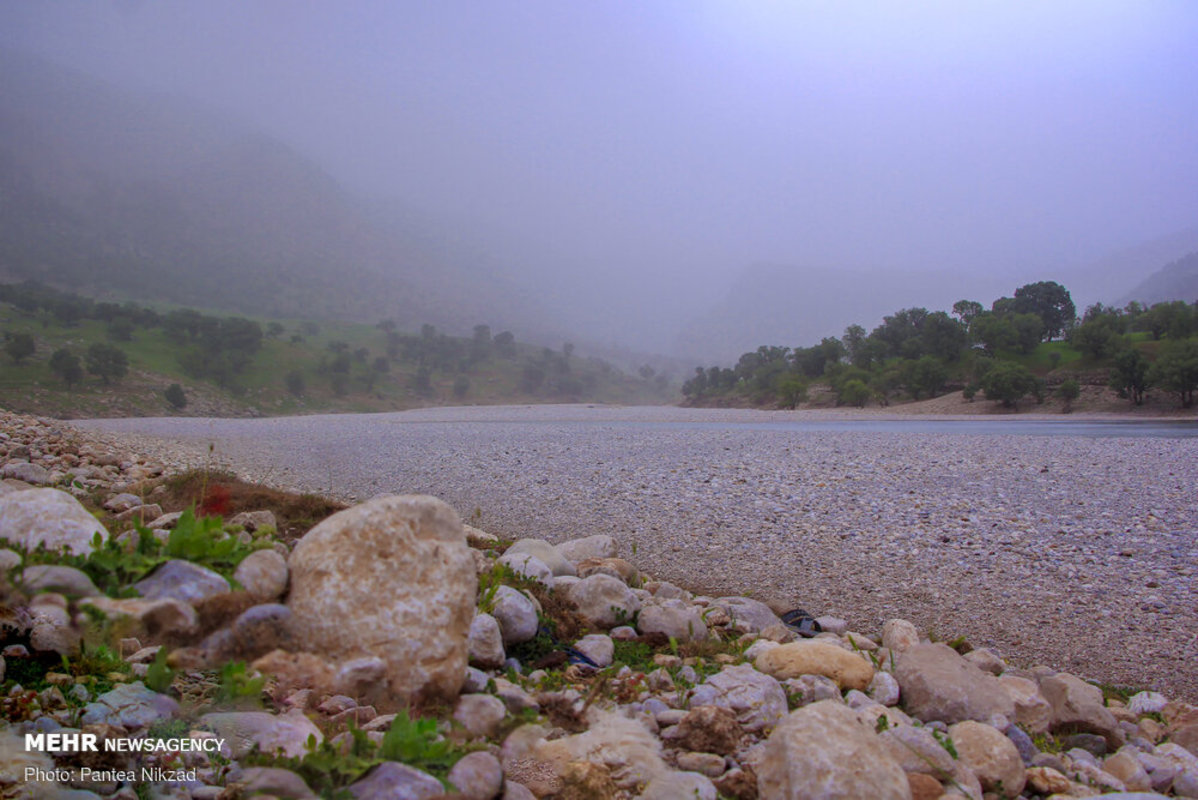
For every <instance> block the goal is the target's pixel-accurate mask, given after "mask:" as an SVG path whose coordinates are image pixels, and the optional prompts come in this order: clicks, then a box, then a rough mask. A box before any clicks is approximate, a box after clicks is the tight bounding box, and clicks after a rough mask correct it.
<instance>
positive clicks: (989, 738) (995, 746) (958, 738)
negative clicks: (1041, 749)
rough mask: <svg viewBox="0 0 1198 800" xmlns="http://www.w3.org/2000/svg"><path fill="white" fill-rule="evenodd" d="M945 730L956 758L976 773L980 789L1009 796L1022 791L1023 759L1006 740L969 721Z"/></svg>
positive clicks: (997, 733) (992, 731) (986, 726)
mask: <svg viewBox="0 0 1198 800" xmlns="http://www.w3.org/2000/svg"><path fill="white" fill-rule="evenodd" d="M948 733H949V736H950V737H951V738H952V741H953V745H954V746H955V747H956V749H957V755H958V757H959V758H960V760H961V761H962V762H964V764H965V765H966V766H967V767H969V768H970V769H972V770H973V773H974V774H975V775H977V777H978V780H979V781H981V784H982V789H984V790H985V791H989V792H993V791H1002V792H1003V793H1005V794H1007V795H1009V796H1012V797H1013V796H1016V795H1018V794H1019V793H1020V792H1022V791H1023V784H1024V781H1025V780H1026V778H1025V775H1024V768H1023V759H1021V758H1020V757H1019V751H1018V750H1016V749H1015V745H1014V744H1013V743H1012V742H1011V740H1010V739H1008V738H1007V737H1006V736H1003V735H1002V734H1001V733H999V732H998V731H996V730H995V729H994V728H991V727H990V726H989V725H984V724H982V723H980V722H974V721H973V720H965V721H964V722H958V723H957V724H956V725H953V726H952V727H950V728H949V729H948Z"/></svg>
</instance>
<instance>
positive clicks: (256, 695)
mask: <svg viewBox="0 0 1198 800" xmlns="http://www.w3.org/2000/svg"><path fill="white" fill-rule="evenodd" d="M265 685H266V677H265V676H263V675H251V674H250V671H249V669H248V668H247V667H246V665H245V662H244V661H230V662H229V663H228V664H225V665H224V666H223V667H221V668H220V688H219V690H218V691H217V693H216V699H217V702H218V703H221V704H226V705H233V706H256V705H258V704H259V703H261V700H262V688H263V687H264V686H265Z"/></svg>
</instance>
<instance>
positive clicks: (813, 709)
mask: <svg viewBox="0 0 1198 800" xmlns="http://www.w3.org/2000/svg"><path fill="white" fill-rule="evenodd" d="M757 786H758V789H759V790H760V792H761V796H762V797H769V798H776V799H777V800H806V799H807V798H814V797H818V798H820V800H859V799H860V798H863V797H869V798H871V799H872V800H910V798H911V789H910V786H909V785H908V783H907V774H906V773H905V772H903V768H902V767H901V766H899V764H898V762H897V761H895V760H894V758H893V757H892V756H891V754H890V752H889V750H887V749H886V748H885V747H884V746H883V745H882V743H881V741H880V740H879V739H878V735H877V734H876V733H875V732H874V731H873V730H872V729H871V728H870V727H869V726H868V725H866V724H865V723H864V722H862V721H861V719H860V718H859V717H858V715H857V712H855V711H853V710H852V709H851V708H849V707H848V706H846V705H844V704H843V703H840V702H838V701H836V700H821V701H819V702H818V703H812V704H811V705H809V706H804V707H803V708H800V709H799V710H797V711H793V712H791V713H790V714H789V715H788V716H787V717H786V718H785V719H784V720H782V722H781V723H779V724H778V727H776V728H774V732H773V733H772V734H770V738H769V739H768V740H767V741H766V743H765V753H764V756H763V758H762V759H761V763H760V764H759V765H758V767H757Z"/></svg>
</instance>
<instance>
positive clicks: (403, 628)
mask: <svg viewBox="0 0 1198 800" xmlns="http://www.w3.org/2000/svg"><path fill="white" fill-rule="evenodd" d="M288 568H289V570H290V572H291V592H290V594H289V595H288V598H287V605H288V606H289V607H290V608H291V612H292V622H291V624H292V630H293V632H294V634H295V635H296V638H297V640H298V641H301V642H304V643H305V648H306V649H308V650H311V651H313V652H316V653H319V654H321V655H324V656H326V657H328V658H330V659H332V660H335V661H336V660H344V659H349V658H355V657H359V656H377V657H378V658H380V659H382V660H383V662H384V663H385V664H386V665H387V675H386V678H385V679H384V681H383V686H380V687H379V692H378V696H377V697H375V698H373V700H374V702H375V704H376V707H377V706H378V705H379V704H381V705H383V706H386V707H388V708H390V707H398V706H402V705H403V704H405V703H407V702H408V701H410V700H412V699H413V698H425V697H439V698H452V697H456V696H457V694H458V691H459V689H460V688H461V685H462V679H463V676H464V675H465V673H466V659H467V639H468V636H469V633H470V623H471V620H472V619H473V618H474V603H475V597H476V595H477V592H478V579H477V577H476V575H475V571H474V560H473V558H472V557H471V555H470V551H469V548H468V547H467V546H466V538H465V536H464V534H463V533H462V525H461V522H460V521H459V520H458V516H457V514H456V513H455V512H454V510H453V509H452V508H450V507H449V506H448V505H446V504H445V503H443V502H441V501H440V500H438V499H436V498H434V497H428V496H423V495H406V496H397V495H390V496H384V497H377V498H375V499H373V500H370V501H369V502H366V503H363V504H361V505H358V506H354V507H353V508H349V509H346V510H345V511H341V512H338V513H337V514H334V515H333V516H331V517H329V518H328V519H326V520H325V521H324V522H321V523H320V524H319V525H317V526H316V527H315V528H313V529H312V530H310V531H309V532H308V533H307V534H306V535H305V536H304V538H303V539H301V540H300V541H299V543H298V544H296V546H295V549H294V550H293V551H292V553H291V558H290V560H289V561H288ZM380 710H381V709H380Z"/></svg>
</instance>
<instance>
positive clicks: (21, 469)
mask: <svg viewBox="0 0 1198 800" xmlns="http://www.w3.org/2000/svg"><path fill="white" fill-rule="evenodd" d="M0 477H3V478H11V479H12V480H18V481H24V482H25V483H28V484H32V485H34V486H44V485H45V484H47V483H50V471H49V470H48V469H46V468H45V467H43V466H42V465H40V464H31V463H29V462H28V461H10V462H8V463H7V464H5V465H4V467H3V469H0Z"/></svg>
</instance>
